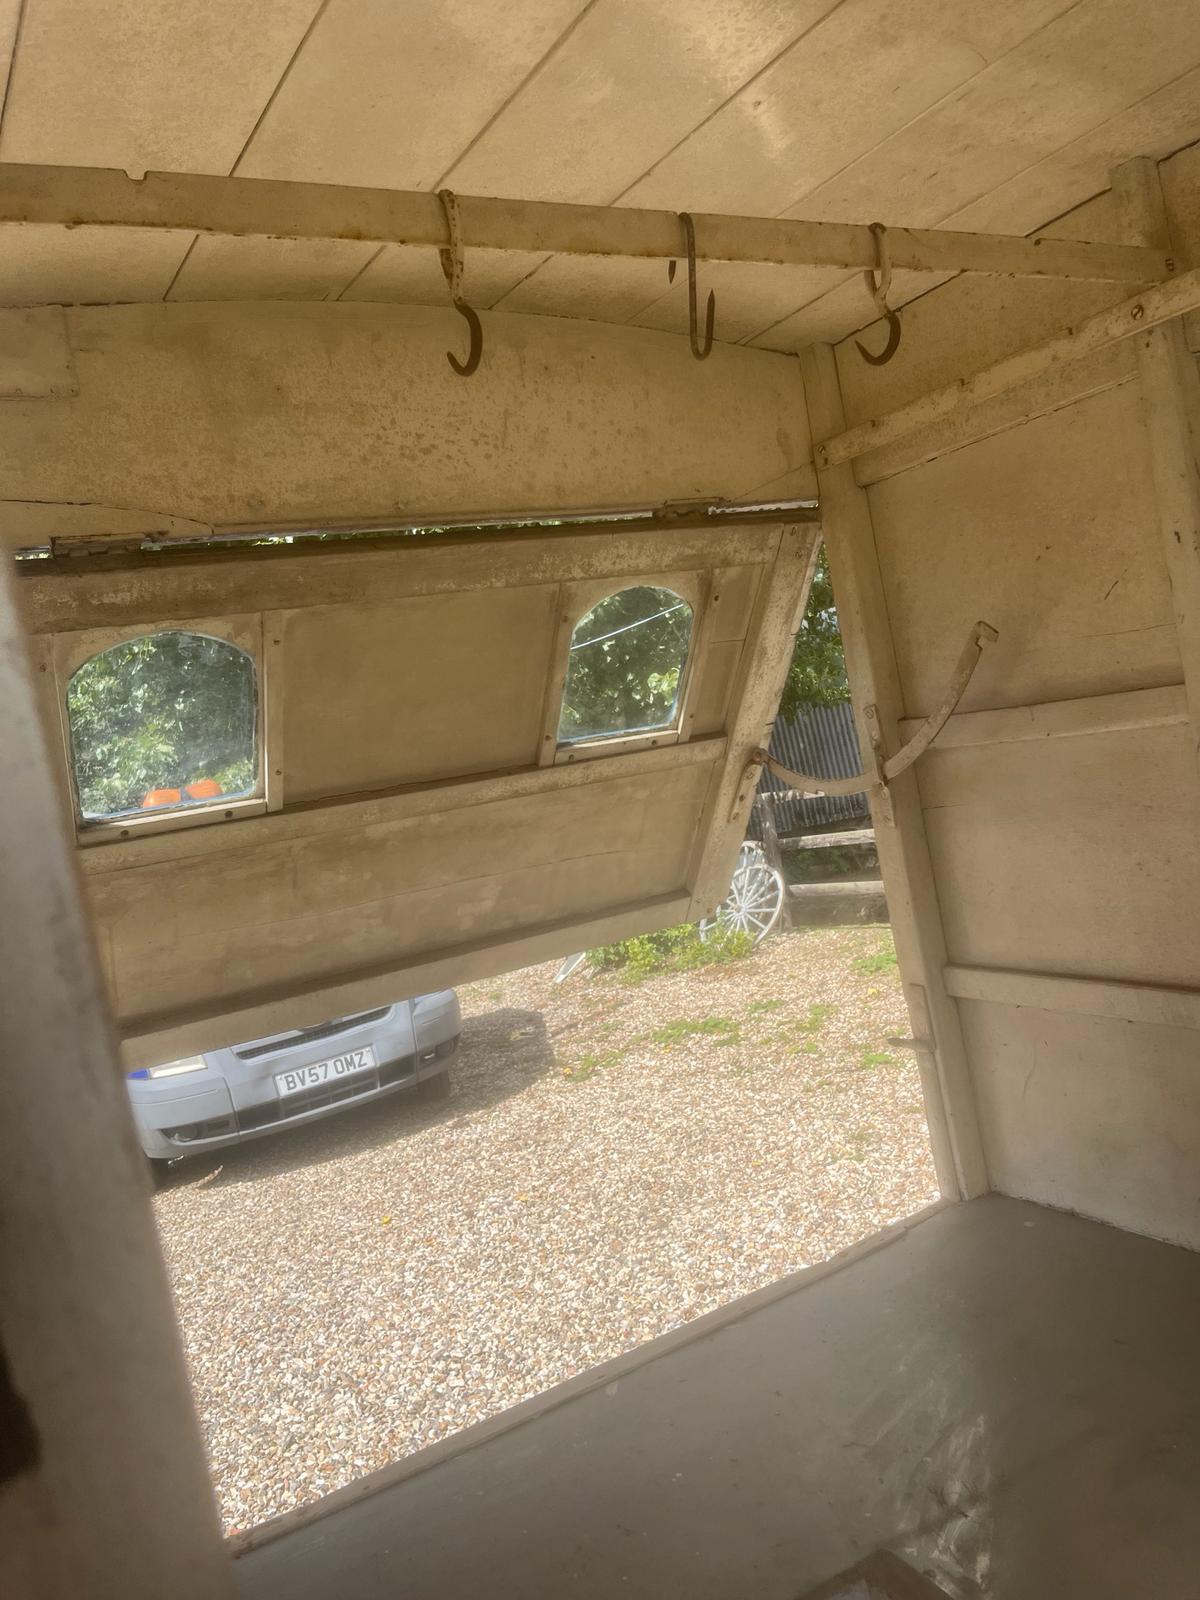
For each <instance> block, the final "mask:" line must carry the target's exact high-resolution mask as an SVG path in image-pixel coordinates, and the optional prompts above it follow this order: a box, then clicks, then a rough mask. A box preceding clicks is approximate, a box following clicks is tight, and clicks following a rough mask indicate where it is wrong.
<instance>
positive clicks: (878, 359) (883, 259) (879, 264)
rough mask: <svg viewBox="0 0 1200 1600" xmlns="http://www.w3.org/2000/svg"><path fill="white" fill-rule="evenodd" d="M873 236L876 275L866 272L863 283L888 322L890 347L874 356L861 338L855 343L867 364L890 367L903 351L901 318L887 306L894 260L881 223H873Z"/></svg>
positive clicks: (877, 310)
mask: <svg viewBox="0 0 1200 1600" xmlns="http://www.w3.org/2000/svg"><path fill="white" fill-rule="evenodd" d="M871 233H872V236H873V237H874V240H875V270H874V271H873V272H864V273H863V282H864V283H865V284H866V286H867V289H868V290H869V291H870V295H871V299H872V300H873V301H874V303H875V310H876V312H877V313H878V314H879V316H881V317H882V318H884V319H885V321H886V322H887V325H888V337H887V344H885V345H884V347H883V349H882V350H881V351H880V353H879V354H878V355H877V356H875V355H872V354H871V352H870V351H869V350H868V349H867V347H866V345H865V344H863V342H862V340H861V339H856V340H855V341H854V343H855V345H856V346H857V347H858V353H859V355H860V356H862V358H863V360H864V361H869V362H870V364H871V365H872V366H873V367H882V366H886V365H887V363H888V362H889V361H890V360H891V359H892V357H893V356H894V355H895V354H896V351H897V350H899V348H900V318H899V317H898V316H897V315H896V313H895V312H894V311H893V310H892V309H891V307H890V306H889V305H888V303H887V297H888V291H889V290H890V289H891V287H892V258H891V252H890V250H889V249H888V242H887V229H886V228H885V227H884V225H883V223H882V222H873V223H872V224H871ZM876 274H878V276H876Z"/></svg>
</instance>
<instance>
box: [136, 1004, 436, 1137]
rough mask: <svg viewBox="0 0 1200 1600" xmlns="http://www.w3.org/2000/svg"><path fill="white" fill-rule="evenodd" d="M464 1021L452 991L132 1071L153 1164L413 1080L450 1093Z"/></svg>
mask: <svg viewBox="0 0 1200 1600" xmlns="http://www.w3.org/2000/svg"><path fill="white" fill-rule="evenodd" d="M461 1027H462V1018H461V1013H460V1011H459V1005H458V996H457V995H456V994H455V993H454V991H453V989H442V990H439V991H438V993H436V994H424V995H420V996H418V998H417V999H416V1000H401V1001H399V1002H398V1003H397V1004H395V1005H390V1006H379V1007H377V1008H376V1009H374V1010H372V1011H360V1012H357V1013H356V1014H355V1015H354V1016H349V1017H338V1018H337V1019H336V1020H335V1021H333V1022H323V1023H320V1024H318V1026H316V1027H314V1028H300V1029H297V1030H296V1031H295V1032H292V1033H277V1034H273V1035H272V1036H271V1037H269V1038H266V1039H252V1040H250V1041H249V1042H248V1043H247V1044H236V1045H231V1046H230V1047H229V1048H228V1049H224V1050H206V1051H205V1052H204V1053H203V1054H202V1055H195V1056H185V1057H184V1058H183V1059H182V1060H180V1061H168V1062H165V1063H164V1064H163V1065H162V1066H161V1067H142V1068H141V1069H140V1070H139V1071H137V1072H131V1073H129V1074H128V1076H127V1080H126V1081H127V1083H128V1087H129V1098H130V1101H131V1103H132V1105H133V1116H134V1121H135V1122H136V1124H137V1131H138V1137H139V1139H140V1140H141V1144H142V1149H143V1150H144V1151H145V1153H146V1155H147V1156H148V1157H149V1158H150V1160H151V1161H152V1162H154V1163H165V1162H167V1161H172V1160H174V1159H175V1158H176V1157H177V1156H184V1155H188V1154H194V1153H198V1152H200V1151H204V1150H219V1149H220V1148H221V1147H222V1146H224V1145H231V1144H240V1143H241V1141H242V1140H243V1139H258V1138H261V1137H262V1136H263V1135H264V1134H268V1133H275V1132H276V1131H278V1130H279V1129H281V1128H294V1127H297V1126H299V1125H300V1124H301V1123H304V1122H314V1121H316V1119H317V1118H318V1117H328V1116H332V1115H333V1114H334V1113H335V1112H338V1111H341V1110H343V1109H344V1108H345V1107H346V1106H352V1105H361V1104H362V1103H363V1102H364V1101H366V1100H375V1099H378V1098H379V1096H380V1095H385V1094H392V1093H393V1092H394V1091H396V1090H398V1089H407V1088H412V1087H414V1086H416V1087H418V1088H419V1090H420V1092H421V1093H422V1094H423V1095H424V1096H425V1097H426V1098H428V1099H442V1098H444V1097H445V1096H446V1095H448V1094H449V1092H450V1078H449V1058H450V1057H451V1056H452V1055H453V1054H454V1052H455V1050H456V1049H457V1048H458V1037H459V1032H460V1030H461Z"/></svg>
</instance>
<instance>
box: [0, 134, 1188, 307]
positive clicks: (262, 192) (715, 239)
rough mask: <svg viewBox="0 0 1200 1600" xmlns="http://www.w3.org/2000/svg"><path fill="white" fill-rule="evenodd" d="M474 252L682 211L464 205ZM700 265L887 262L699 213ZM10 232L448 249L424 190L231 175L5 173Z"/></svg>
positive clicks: (923, 236)
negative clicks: (128, 231)
mask: <svg viewBox="0 0 1200 1600" xmlns="http://www.w3.org/2000/svg"><path fill="white" fill-rule="evenodd" d="M458 206H459V217H460V221H461V232H462V238H463V243H464V245H465V247H466V248H467V249H468V250H469V249H471V248H473V247H474V248H477V249H488V250H519V251H533V252H537V253H543V252H545V253H550V254H554V255H585V256H633V257H648V258H651V259H659V260H664V261H666V260H670V259H672V258H674V257H677V256H679V255H680V254H681V252H682V250H683V229H682V224H681V223H680V220H679V217H678V215H677V214H676V213H675V212H672V211H652V210H646V209H642V208H639V207H636V206H580V205H566V204H563V203H561V202H558V201H544V200H508V199H494V198H491V197H486V196H479V195H460V196H459V197H458ZM693 221H694V224H695V231H696V254H697V256H698V257H699V258H700V259H701V260H704V261H753V262H766V263H771V264H775V265H788V266H813V267H844V268H858V269H860V270H864V269H866V268H868V267H873V266H875V264H876V246H875V237H874V235H873V234H872V232H871V230H870V227H869V225H868V224H865V223H846V222H805V221H801V220H797V219H793V218H788V217H731V216H721V215H714V214H696V215H695V216H694V218H693ZM0 222H19V223H41V224H58V225H60V226H67V227H83V226H86V227H118V228H167V229H175V230H179V231H182V232H188V233H213V234H226V235H232V236H258V237H266V238H278V239H354V240H369V241H372V242H377V243H381V244H389V243H390V244H403V245H423V246H426V247H431V248H435V249H436V248H441V247H442V246H444V245H445V244H446V243H447V230H446V219H445V215H444V213H443V211H442V207H441V203H440V202H439V200H438V198H437V196H436V195H435V194H431V193H429V192H428V191H424V190H399V189H396V190H393V189H366V188H351V187H347V186H341V185H337V184H328V183H292V182H285V181H282V180H279V179H274V178H227V177H214V176H209V175H207V174H202V173H189V172H148V173H146V175H145V176H144V177H142V178H131V177H130V176H129V175H128V174H127V173H125V172H122V171H120V170H117V169H113V168H107V167H63V166H32V165H24V164H20V163H14V162H7V163H0ZM887 239H888V248H889V253H890V257H891V263H892V266H893V267H896V268H903V269H906V270H912V271H916V272H936V273H946V272H979V273H988V274H995V275H998V276H1001V277H1031V278H1078V279H1085V280H1091V281H1098V282H1114V283H1156V282H1158V281H1159V280H1161V279H1163V278H1166V277H1169V276H1170V275H1171V273H1172V272H1173V271H1174V263H1173V260H1172V258H1171V257H1170V255H1169V254H1168V253H1167V252H1166V251H1163V250H1146V249H1139V248H1131V247H1128V246H1121V245H1108V244H1083V243H1078V242H1076V241H1074V240H1070V239H1050V238H1038V237H1035V238H1031V239H1027V238H1021V237H1019V236H1005V235H1000V234H982V233H956V232H953V231H951V230H947V229H931V228H889V229H888V230H887Z"/></svg>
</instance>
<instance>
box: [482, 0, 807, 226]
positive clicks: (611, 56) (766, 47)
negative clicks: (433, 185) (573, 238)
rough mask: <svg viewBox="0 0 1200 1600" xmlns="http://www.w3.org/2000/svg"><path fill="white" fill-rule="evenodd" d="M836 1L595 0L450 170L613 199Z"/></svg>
mask: <svg viewBox="0 0 1200 1600" xmlns="http://www.w3.org/2000/svg"><path fill="white" fill-rule="evenodd" d="M836 4H837V0H688V4H686V5H680V4H679V3H678V0H599V4H597V5H595V6H594V7H593V8H592V9H591V10H590V11H589V12H588V13H587V15H586V16H585V17H583V18H582V20H581V21H580V23H579V25H578V27H576V28H574V29H573V30H572V31H571V33H570V35H569V36H568V37H567V38H566V39H564V40H563V41H562V43H561V45H560V46H559V47H558V48H557V49H556V50H555V51H554V52H553V54H552V55H551V56H550V57H549V58H548V59H547V60H546V61H545V62H544V63H543V65H542V66H541V67H540V68H539V69H538V71H537V72H536V73H535V74H534V75H533V77H532V78H531V79H530V80H529V82H528V83H527V84H526V85H525V86H524V88H523V89H522V90H521V92H520V94H518V95H517V96H516V98H515V99H514V100H513V102H512V103H511V104H510V105H508V106H506V107H505V109H504V113H503V115H502V116H500V117H499V118H497V120H496V121H495V122H494V123H493V124H492V126H491V127H490V128H488V129H487V131H486V132H485V133H484V134H483V135H482V137H481V138H480V139H479V141H478V143H477V144H476V145H475V146H474V148H473V149H472V150H470V151H469V152H468V153H467V155H465V156H464V157H463V159H462V160H461V161H459V162H458V163H457V165H456V166H455V167H454V169H453V171H452V172H451V174H450V181H451V182H452V183H453V186H454V187H455V188H456V189H461V190H462V192H463V193H464V194H493V195H507V194H511V193H512V192H513V190H512V184H513V181H514V176H515V175H516V174H518V173H519V174H520V181H521V193H522V195H524V196H527V197H528V198H530V199H536V200H564V201H576V202H581V203H584V202H587V203H590V202H595V201H597V200H602V201H604V202H610V201H612V200H615V199H616V198H617V197H618V196H619V195H621V194H622V193H623V191H624V190H625V189H627V188H628V187H629V185H630V184H632V183H634V182H636V180H637V179H638V178H640V177H641V176H642V174H643V173H644V172H645V171H646V169H647V167H649V166H650V165H652V164H653V162H655V161H657V160H658V159H659V158H660V157H662V156H665V155H666V154H667V153H668V152H669V151H670V150H671V149H672V148H673V146H674V145H676V144H677V143H678V142H679V140H680V139H681V138H684V137H686V136H687V135H688V134H689V133H690V132H691V131H692V129H694V128H695V127H696V126H697V125H698V124H699V123H701V122H703V121H704V119H705V118H707V117H709V116H711V115H712V114H713V113H714V112H715V111H717V110H719V108H720V107H721V106H722V105H723V104H724V103H725V101H726V100H728V99H729V98H730V96H732V95H734V94H736V93H737V92H738V90H739V89H741V88H742V86H743V85H744V84H745V83H746V81H747V80H748V79H749V78H752V77H753V76H754V75H755V74H756V73H757V72H759V71H760V70H761V69H762V68H763V67H764V66H766V65H767V63H768V62H770V61H771V60H772V59H773V57H775V56H776V55H777V54H778V53H779V52H780V51H781V50H783V49H784V48H785V47H786V46H787V45H788V44H789V43H791V42H792V41H793V40H794V39H796V38H797V37H798V36H799V35H801V34H802V33H804V32H806V31H807V30H808V29H809V28H811V27H812V26H813V25H814V24H815V23H817V22H818V21H819V20H820V19H821V17H822V16H823V15H824V14H825V13H826V12H828V11H831V10H832V9H834V7H835V6H836Z"/></svg>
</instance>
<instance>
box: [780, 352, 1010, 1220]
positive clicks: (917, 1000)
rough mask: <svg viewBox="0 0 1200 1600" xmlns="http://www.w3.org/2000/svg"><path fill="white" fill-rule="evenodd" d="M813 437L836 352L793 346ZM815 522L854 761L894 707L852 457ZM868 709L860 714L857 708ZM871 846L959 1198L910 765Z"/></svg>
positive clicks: (930, 916) (941, 1157) (932, 1120)
mask: <svg viewBox="0 0 1200 1600" xmlns="http://www.w3.org/2000/svg"><path fill="white" fill-rule="evenodd" d="M800 362H801V368H802V371H803V374H804V387H805V392H806V395H807V398H808V410H809V417H810V420H811V423H812V430H813V438H814V439H828V438H830V437H832V436H833V435H834V434H837V433H841V432H842V431H843V430H844V428H845V426H846V419H845V414H844V410H843V406H842V395H841V387H840V385H839V382H838V375H837V360H836V357H835V355H834V352H833V349H832V347H831V346H829V345H825V344H821V345H814V346H812V347H810V348H809V349H807V350H802V351H801V352H800ZM817 482H818V487H819V490H820V499H821V526H822V529H823V531H824V537H825V548H826V551H827V552H828V555H829V572H830V577H831V578H832V580H833V592H834V597H835V599H836V601H837V608H838V621H839V624H840V626H841V630H842V643H843V645H844V647H845V652H846V670H847V675H848V677H849V679H850V693H851V698H852V701H853V705H854V716H855V721H856V723H857V725H858V737H859V744H860V746H861V748H862V750H863V755H864V763H865V762H866V759H867V757H868V753H869V752H870V751H871V750H872V749H873V748H874V746H875V742H876V740H880V741H882V744H883V746H884V748H885V750H886V751H888V752H889V753H890V752H894V751H896V750H898V749H899V747H900V744H901V742H902V741H901V739H900V736H899V728H898V724H899V720H900V718H901V717H902V716H903V714H904V706H903V703H902V696H901V693H900V682H899V674H898V671H897V667H896V656H895V650H894V647H893V643H892V633H891V626H890V623H889V621H888V613H887V605H886V603H885V599H884V594H883V581H882V578H881V576H880V572H879V562H878V559H877V556H876V551H875V530H874V527H873V526H872V523H871V511H870V506H869V504H868V500H867V494H866V491H865V490H864V489H861V488H859V486H858V483H857V482H856V481H855V477H854V467H853V463H852V462H850V461H843V462H839V463H837V464H836V465H833V466H820V465H818V469H817ZM869 708H870V709H871V710H872V711H873V716H869V715H868V709H869ZM871 817H872V821H873V823H874V825H875V845H876V850H877V852H878V855H879V865H880V867H881V869H882V871H883V883H884V888H885V890H886V893H887V902H888V908H889V911H890V915H891V922H892V931H893V933H894V936H895V940H896V954H897V956H898V958H899V962H900V974H901V978H902V979H903V982H904V987H905V995H906V999H907V1001H908V1010H909V1016H910V1019H911V1022H912V1030H913V1037H914V1039H915V1041H916V1042H917V1059H918V1062H919V1063H920V1067H921V1077H922V1082H923V1084H924V1089H925V1100H926V1105H927V1108H928V1113H929V1133H930V1141H931V1144H932V1147H933V1157H934V1162H935V1164H936V1167H937V1174H938V1180H939V1182H940V1184H941V1186H942V1192H943V1193H944V1194H947V1195H956V1196H959V1197H961V1198H963V1199H969V1198H971V1197H972V1196H974V1195H978V1194H983V1193H985V1192H986V1190H987V1189H988V1176H987V1169H986V1166H985V1163H984V1155H983V1143H982V1140H981V1138H980V1133H979V1122H978V1116H977V1113H976V1108H975V1095H974V1090H973V1086H972V1083H971V1077H970V1071H969V1067H968V1063H967V1053H966V1046H965V1044H964V1041H963V1035H962V1025H961V1022H960V1020H959V1015H958V1008H957V1005H956V1003H955V1001H954V1000H953V999H952V998H951V997H950V995H949V994H948V993H947V992H946V987H945V983H944V981H943V976H942V974H943V969H944V967H945V965H946V937H945V933H944V932H943V929H942V917H941V910H940V907H939V905H938V898H937V890H936V888H935V885H934V879H933V866H932V863H931V861H930V859H929V845H928V842H927V840H926V837H925V818H924V814H923V812H922V810H921V797H920V792H919V790H918V788H917V779H916V774H915V771H914V770H912V769H909V770H908V771H907V772H903V773H901V774H900V775H899V776H898V777H897V778H895V779H894V780H893V781H892V782H891V784H890V785H889V798H888V801H887V803H886V804H881V803H880V802H879V800H878V799H877V798H876V796H875V794H874V793H872V794H871Z"/></svg>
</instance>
